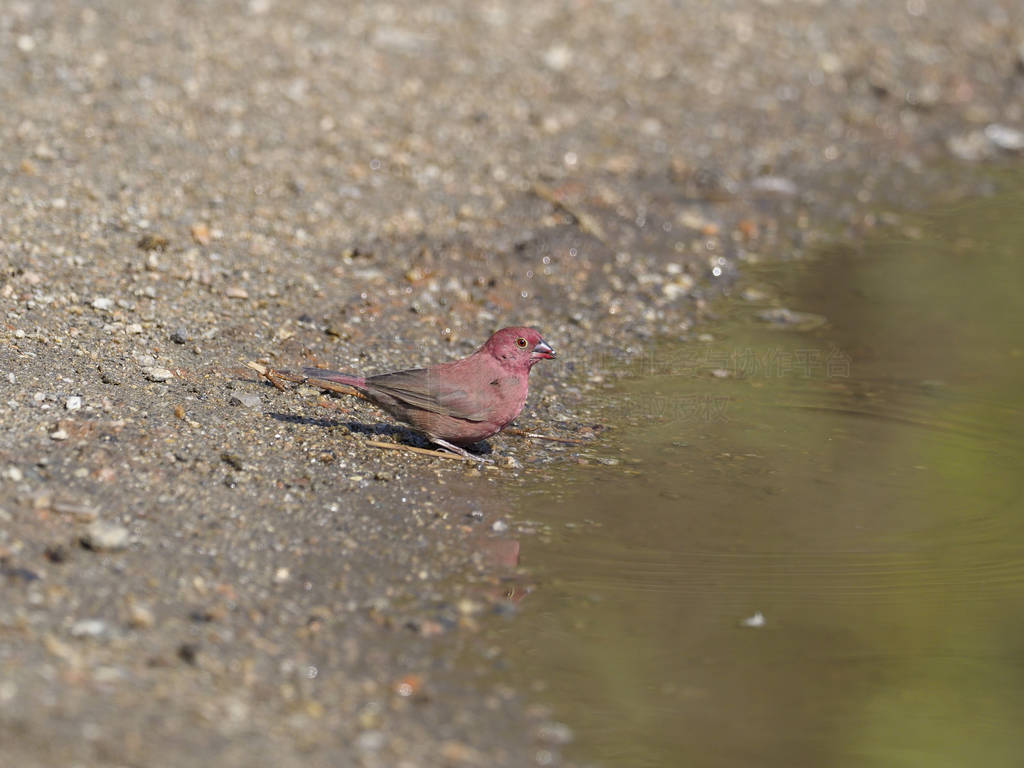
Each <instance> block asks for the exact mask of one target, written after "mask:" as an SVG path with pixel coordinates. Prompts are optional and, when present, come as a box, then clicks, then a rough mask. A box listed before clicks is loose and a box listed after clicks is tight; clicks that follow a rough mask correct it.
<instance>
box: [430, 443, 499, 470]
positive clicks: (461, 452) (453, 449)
mask: <svg viewBox="0 0 1024 768" xmlns="http://www.w3.org/2000/svg"><path fill="white" fill-rule="evenodd" d="M430 442H432V443H434V444H435V445H440V446H441V447H442V448H447V449H448V450H449V451H451V452H452V453H457V454H458V455H459V456H461V457H462V458H464V459H471V460H472V461H483V462H486V463H488V464H493V463H494V459H489V458H487V457H486V456H478V455H477V454H475V453H470V452H469V451H467V450H466V449H465V448H460V447H459V446H457V445H454V444H452V443H449V442H448V441H447V440H441V439H439V438H436V437H432V438H430Z"/></svg>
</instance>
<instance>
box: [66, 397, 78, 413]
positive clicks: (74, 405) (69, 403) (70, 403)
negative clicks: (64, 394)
mask: <svg viewBox="0 0 1024 768" xmlns="http://www.w3.org/2000/svg"><path fill="white" fill-rule="evenodd" d="M64 407H65V408H67V409H68V410H69V411H77V410H78V409H79V408H81V407H82V398H80V397H79V396H78V395H72V396H71V397H69V398H68V399H67V400H65V401H64Z"/></svg>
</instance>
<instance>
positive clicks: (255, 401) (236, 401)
mask: <svg viewBox="0 0 1024 768" xmlns="http://www.w3.org/2000/svg"><path fill="white" fill-rule="evenodd" d="M228 403H229V404H231V405H241V406H244V407H245V408H257V407H259V404H260V396H259V395H257V394H253V393H251V392H250V393H246V394H242V395H232V396H231V397H230V398H228Z"/></svg>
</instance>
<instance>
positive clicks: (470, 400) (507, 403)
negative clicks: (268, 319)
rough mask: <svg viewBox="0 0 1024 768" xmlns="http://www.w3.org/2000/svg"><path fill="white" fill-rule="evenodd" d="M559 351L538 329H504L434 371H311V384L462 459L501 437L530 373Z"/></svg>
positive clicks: (522, 399)
mask: <svg viewBox="0 0 1024 768" xmlns="http://www.w3.org/2000/svg"><path fill="white" fill-rule="evenodd" d="M554 357H555V351H554V350H553V349H552V348H551V347H550V346H548V344H547V342H545V341H544V339H542V338H541V335H540V333H539V332H538V331H537V330H536V329H534V328H502V329H501V330H500V331H498V332H497V333H495V334H494V335H493V336H491V338H489V339H488V340H487V342H486V343H485V344H484V345H483V346H482V347H480V349H478V350H477V351H476V352H474V353H473V354H472V355H470V356H469V357H466V358H463V359H462V360H453V361H451V362H448V363H441V364H440V365H432V366H430V367H429V368H414V369H411V370H408V371H396V372H394V373H382V374H379V375H377V376H368V377H365V378H364V377H362V376H353V375H350V374H347V373H340V372H338V371H325V370H321V369H319V368H306V369H304V370H303V374H304V375H305V376H306V377H307V379H321V380H326V381H333V382H336V383H339V384H344V385H346V386H349V387H352V389H354V390H356V391H357V392H359V393H360V394H361V395H363V396H364V397H365V398H366V399H367V400H369V401H371V402H372V403H374V404H375V405H377V406H378V407H379V408H381V409H382V410H383V411H385V412H386V413H389V414H391V416H393V417H394V418H396V419H398V420H399V421H401V422H404V423H405V424H408V425H409V426H410V427H412V428H413V429H415V430H417V431H418V432H422V433H423V434H424V435H426V436H427V437H428V438H430V440H431V441H433V442H434V443H436V444H437V445H440V446H442V447H444V448H447V449H448V450H450V451H454V452H455V453H457V454H459V455H460V456H465V457H467V458H474V457H473V455H472V454H470V453H469V452H467V451H466V450H465V449H464V448H463V447H462V446H466V445H472V444H473V443H476V442H478V441H480V440H484V439H486V438H488V437H490V436H491V435H494V434H497V433H498V432H500V431H501V430H502V429H504V428H505V427H506V426H508V425H509V424H510V423H511V422H512V421H513V420H514V419H515V418H516V417H517V416H518V415H519V414H520V413H521V412H522V410H523V406H524V405H525V404H526V395H527V392H528V390H529V377H530V369H531V368H533V366H534V365H535V364H536V363H537V362H538V361H540V360H550V359H552V358H554Z"/></svg>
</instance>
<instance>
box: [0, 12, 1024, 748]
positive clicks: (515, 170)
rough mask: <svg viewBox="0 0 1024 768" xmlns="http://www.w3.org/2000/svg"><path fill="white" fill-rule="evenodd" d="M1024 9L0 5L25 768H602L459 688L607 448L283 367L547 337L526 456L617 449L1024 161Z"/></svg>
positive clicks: (13, 665)
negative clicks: (786, 283)
mask: <svg viewBox="0 0 1024 768" xmlns="http://www.w3.org/2000/svg"><path fill="white" fill-rule="evenodd" d="M1022 14H1024V11H1022V9H1021V7H1020V5H1019V3H1017V2H1014V1H1013V0H994V1H993V2H980V1H975V0H972V1H969V2H964V1H963V0H907V2H905V3H904V2H891V3H881V2H874V3H868V2H844V3H824V2H786V1H785V0H774V1H772V2H768V1H767V0H765V1H764V2H752V1H751V0H731V1H729V2H691V3H679V2H646V3H611V2H584V1H581V2H569V3H549V2H486V3H477V2H468V1H465V2H449V3H431V2H426V3H424V2H405V1H404V0H403V1H401V2H392V3H386V4H368V5H365V6H364V5H354V4H353V5H348V4H344V3H333V2H297V1H292V0H288V1H285V0H248V2H227V1H225V0H211V1H210V2H202V3H198V2H186V1H184V0H181V1H178V2H150V1H149V0H144V1H142V2H135V3H119V2H91V3H86V2H74V1H72V0H67V1H65V2H27V1H26V2H6V1H5V2H0V105H2V107H0V146H2V148H3V152H2V154H0V179H2V185H0V266H2V268H3V272H2V274H0V306H2V309H3V313H4V319H3V324H2V325H0V343H2V346H0V387H2V393H3V396H2V398H0V419H2V424H3V432H2V436H0V595H2V599H0V757H2V758H3V759H2V762H3V763H4V764H5V765H6V764H10V765H18V766H22V768H32V767H33V766H51V765H56V764H67V765H83V766H85V765H100V766H107V765H109V766H126V765H131V766H143V765H161V766H175V765H197V764H198V765H218V766H236V765H237V766H242V765H245V766H264V765H266V766H279V767H280V766H285V767H286V766H319V765H325V766H326V765H332V766H335V765H367V766H376V765H380V766H435V765H487V766H496V765H497V766H500V765H509V766H512V765H515V766H518V765H533V764H539V765H554V764H568V761H567V760H566V759H565V758H564V757H563V754H562V751H563V747H564V744H565V742H567V741H568V739H569V738H570V735H571V734H570V733H569V731H568V730H567V729H566V728H565V727H563V726H562V725H561V724H559V723H556V722H553V721H551V719H550V716H549V714H548V712H547V711H546V710H545V709H544V707H543V700H542V696H535V695H533V694H531V693H530V692H529V691H528V690H526V688H525V687H524V686H521V685H519V684H517V681H516V675H515V670H509V671H508V675H507V678H508V684H507V685H503V686H500V687H494V686H493V685H490V684H489V685H483V684H481V683H480V682H479V681H478V680H477V679H476V678H475V677H474V676H473V675H472V674H470V673H468V672H467V671H466V670H465V669H462V668H460V667H458V666H456V664H455V661H454V660H455V659H456V658H457V657H458V655H459V654H464V653H465V649H466V648H467V646H468V647H472V644H473V643H474V637H475V633H476V630H477V628H478V627H479V626H480V625H481V623H483V622H489V621H507V620H511V621H514V620H515V619H514V616H510V614H513V613H514V610H513V606H511V605H510V604H509V603H508V601H506V600H504V598H503V595H504V593H503V590H502V585H503V583H504V581H503V580H504V578H505V577H506V576H507V575H508V574H509V573H510V572H511V571H513V570H514V564H515V555H516V551H515V540H514V533H515V531H514V530H513V531H506V530H505V528H506V525H505V524H504V522H505V521H504V518H505V517H506V516H507V515H508V514H510V512H511V510H508V509H507V508H506V507H505V506H504V505H503V502H502V497H501V488H502V484H503V483H505V482H507V481H508V479H509V478H510V477H514V476H515V475H516V474H519V473H526V472H537V473H551V474H552V475H553V476H554V475H556V474H557V471H558V467H559V466H560V465H562V464H563V463H564V462H573V461H581V460H587V458H586V457H587V450H588V448H587V445H586V444H585V445H584V446H582V447H579V446H573V445H569V444H563V443H550V442H533V441H529V440H525V439H523V438H518V437H513V436H506V435H502V436H499V437H497V438H494V439H492V440H491V441H490V445H489V446H485V447H481V449H482V450H484V451H490V452H491V455H492V456H494V457H496V458H497V459H498V460H497V461H496V462H495V465H494V466H493V467H486V468H480V467H476V466H472V465H467V464H465V463H463V462H456V461H447V460H441V459H432V458H424V457H421V456H413V455H410V454H403V453H396V452H390V451H382V450H379V449H374V448H371V447H368V446H366V444H365V440H366V439H367V437H375V438H378V439H383V440H399V441H406V442H412V443H416V442H417V438H415V437H414V436H411V435H409V434H408V433H406V432H405V431H404V430H402V429H400V428H394V427H393V426H391V425H389V424H388V423H387V421H386V419H384V418H383V417H381V416H380V414H379V413H378V412H376V411H375V410H374V409H373V408H372V407H370V406H367V405H365V404H363V403H359V402H348V401H342V400H335V401H323V402H320V401H319V398H318V396H317V394H316V393H315V392H314V391H313V390H310V389H309V388H304V389H298V390H292V391H287V392H279V391H277V390H275V389H273V388H272V387H270V386H269V385H267V384H266V383H263V382H259V381H257V379H256V377H255V376H254V375H252V373H251V372H250V371H248V370H247V369H246V368H245V367H244V362H245V361H246V360H249V359H260V360H263V361H264V362H265V363H268V364H271V365H274V366H279V367H298V366H302V365H309V364H319V363H324V364H329V365H331V366H332V367H337V368H343V369H349V370H356V371H365V372H370V373H373V372H381V371H385V370H391V369H395V368H401V367H412V366H415V365H420V364H423V363H425V362H428V361H438V360H442V359H447V358H450V357H454V356H459V355H462V354H465V353H467V352H469V351H471V350H472V349H473V348H474V347H475V346H476V345H478V344H479V343H481V342H482V341H483V340H484V339H485V338H486V337H487V335H488V334H489V333H490V331H492V330H493V329H495V328H497V327H501V326H502V325H507V324H533V325H536V326H537V327H539V328H540V329H541V330H542V331H543V332H544V334H545V337H546V338H547V339H548V340H549V341H550V342H551V344H552V345H553V346H555V347H556V348H557V349H558V351H559V353H560V360H559V361H558V362H553V363H544V364H542V365H541V366H539V367H538V368H537V369H535V371H534V375H533V385H534V386H533V391H532V393H531V398H530V402H529V404H528V406H527V410H526V412H525V413H524V415H523V417H522V418H521V419H520V425H521V426H523V427H525V428H528V429H534V430H542V431H544V432H547V433H549V434H555V435H562V436H566V437H582V438H589V437H592V436H593V435H594V434H595V432H596V431H595V430H594V428H593V427H594V419H595V407H594V405H595V403H596V402H598V401H599V400H600V397H601V394H600V393H601V391H602V387H604V386H607V385H608V384H609V383H611V382H613V381H614V377H615V374H616V371H617V366H618V365H619V363H620V362H621V361H622V360H624V359H628V358H629V357H630V356H633V355H636V354H638V353H639V352H640V350H642V349H643V345H644V344H645V343H646V342H647V341H649V340H650V339H653V338H655V337H658V336H673V337H677V338H679V337H681V338H688V337H689V336H690V334H691V332H692V329H693V328H694V327H695V325H698V324H700V325H701V327H706V326H707V323H708V322H710V321H709V319H708V318H707V317H706V314H707V310H708V304H707V299H708V298H709V297H710V296H713V295H714V293H715V292H716V291H717V290H720V289H721V288H723V287H725V288H727V287H728V284H729V280H730V277H731V275H734V274H735V273H736V270H738V269H742V265H743V263H744V262H745V261H749V260H752V259H758V258H787V257H791V256H793V255H799V254H800V253H802V252H804V251H805V250H807V249H808V248H813V247H814V245H815V243H816V242H818V241H819V240H821V239H823V238H825V237H835V236H837V230H838V234H839V235H840V236H844V237H848V236H851V235H852V236H854V237H855V236H856V234H857V232H859V231H860V230H862V229H864V228H869V227H871V226H872V224H873V222H874V221H875V217H876V214H877V211H878V209H879V207H880V206H884V205H889V204H894V203H895V204H899V205H907V204H913V203H914V201H915V195H916V194H917V192H916V190H921V189H926V188H927V189H929V190H935V189H945V188H946V187H947V186H949V187H952V185H954V184H961V185H962V184H964V183H965V182H963V181H962V180H963V179H965V178H967V179H969V178H970V174H969V172H967V173H965V170H964V167H963V166H962V165H959V166H958V167H957V169H956V170H955V171H954V170H951V166H952V162H951V161H952V160H957V161H967V162H968V163H978V162H989V163H991V162H1000V163H1004V162H1019V161H1020V154H1019V153H1020V151H1021V147H1019V146H1017V145H1018V143H1020V144H1024V137H1022V134H1021V133H1020V130H1021V129H1022V128H1024V26H1022V25H1024V18H1022ZM966 183H969V182H966ZM612 426H614V425H612ZM612 433H613V430H612V432H611V433H609V432H606V433H604V435H608V434H612ZM597 439H598V440H600V439H606V438H605V437H602V435H600V434H599V435H598V437H597ZM488 652H489V651H488V649H480V653H481V656H483V657H486V655H487V653H488Z"/></svg>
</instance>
